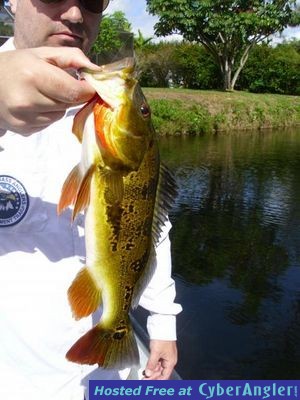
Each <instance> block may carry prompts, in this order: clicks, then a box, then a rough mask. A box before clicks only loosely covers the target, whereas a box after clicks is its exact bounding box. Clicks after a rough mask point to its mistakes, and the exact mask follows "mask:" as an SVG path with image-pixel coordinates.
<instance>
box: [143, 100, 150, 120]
mask: <svg viewBox="0 0 300 400" xmlns="http://www.w3.org/2000/svg"><path fill="white" fill-rule="evenodd" d="M141 113H142V116H143V117H144V118H147V117H149V115H150V108H149V106H148V105H147V104H145V103H144V104H142V105H141Z"/></svg>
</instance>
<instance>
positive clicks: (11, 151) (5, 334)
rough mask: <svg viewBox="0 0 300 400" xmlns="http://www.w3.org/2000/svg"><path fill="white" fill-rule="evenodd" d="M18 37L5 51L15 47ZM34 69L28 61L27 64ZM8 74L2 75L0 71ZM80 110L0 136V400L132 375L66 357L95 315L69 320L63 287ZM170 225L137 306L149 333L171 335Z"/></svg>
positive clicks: (73, 252) (79, 393)
mask: <svg viewBox="0 0 300 400" xmlns="http://www.w3.org/2000/svg"><path fill="white" fill-rule="evenodd" d="M13 49H14V47H13V42H12V40H10V41H8V42H6V43H5V44H4V45H3V46H2V48H1V49H0V51H5V50H13ZM28 67H29V68H30V66H28ZM2 79H5V77H2ZM76 111H77V109H70V110H68V111H67V112H66V114H65V116H64V118H62V119H61V120H60V121H58V122H56V123H53V124H52V125H51V126H49V127H48V128H46V129H44V130H42V131H41V132H38V133H35V134H32V135H31V136H28V137H24V136H22V135H20V134H16V133H14V132H10V131H8V132H6V133H5V135H4V136H2V137H1V138H0V274H1V275H0V371H1V377H0V397H1V398H3V399H9V400H17V399H20V398H22V400H41V399H43V400H83V396H84V392H85V396H86V399H87V400H88V393H87V388H88V380H89V379H126V378H127V376H128V374H129V369H126V370H122V371H114V370H103V369H101V368H97V367H96V366H87V365H78V364H75V363H71V362H69V361H67V360H66V358H65V354H66V352H67V350H68V349H69V348H70V347H71V345H72V344H74V342H75V341H76V340H77V339H78V338H79V337H80V336H82V335H83V334H84V333H86V332H87V331H88V330H89V329H91V327H92V326H94V325H95V323H96V321H97V318H99V315H98V316H95V315H93V316H90V317H87V318H83V319H81V320H80V321H75V320H74V318H73V317H72V314H71V310H70V306H69V304H68V300H67V290H68V288H69V286H70V284H71V282H72V280H73V279H74V277H75V276H76V274H77V272H78V271H79V270H80V269H81V268H82V266H83V265H84V260H85V242H84V229H83V226H84V217H83V215H79V217H78V218H76V220H75V222H74V223H73V224H71V223H70V221H71V215H70V211H69V210H67V211H65V212H64V213H63V214H62V215H61V216H59V217H58V216H57V212H56V205H57V202H58V200H59V196H60V192H61V187H62V184H63V182H64V180H65V178H66V177H67V175H68V173H69V172H70V170H71V169H72V168H73V166H74V165H76V164H77V163H78V161H79V159H80V151H81V146H80V144H79V143H78V141H77V139H76V137H75V136H74V135H73V134H72V133H71V126H72V122H73V117H74V115H75V113H76ZM169 229H170V223H167V224H166V226H165V229H164V232H163V234H162V236H161V241H160V244H159V245H158V247H157V249H156V250H157V257H156V258H157V267H156V270H155V273H154V276H153V278H152V280H151V282H150V283H149V285H148V287H147V288H146V289H145V291H144V293H143V295H142V297H141V299H140V305H141V306H143V307H144V308H146V309H147V310H149V311H150V316H149V318H148V323H147V327H148V331H149V335H150V338H151V339H163V340H175V339H176V332H175V315H176V314H178V313H179V312H180V310H181V307H180V305H178V304H176V303H174V298H175V286H174V281H173V280H172V278H171V257H170V241H169V237H168V231H169Z"/></svg>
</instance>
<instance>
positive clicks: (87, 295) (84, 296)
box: [68, 267, 101, 319]
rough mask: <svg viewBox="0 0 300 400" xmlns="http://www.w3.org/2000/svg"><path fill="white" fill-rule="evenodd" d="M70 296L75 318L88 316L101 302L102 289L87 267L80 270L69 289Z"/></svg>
mask: <svg viewBox="0 0 300 400" xmlns="http://www.w3.org/2000/svg"><path fill="white" fill-rule="evenodd" d="M68 298H69V302H70V305H71V309H72V312H73V316H74V317H75V319H80V318H83V317H87V316H88V315H90V314H91V313H92V312H94V311H96V309H97V308H98V307H99V305H100V303H101V290H100V288H99V287H98V286H97V285H96V283H95V281H94V279H93V277H92V276H91V274H90V273H89V270H88V269H87V267H84V268H83V269H82V270H80V271H79V272H78V274H77V276H76V277H75V279H74V281H73V282H72V284H71V286H70V287H69V290H68Z"/></svg>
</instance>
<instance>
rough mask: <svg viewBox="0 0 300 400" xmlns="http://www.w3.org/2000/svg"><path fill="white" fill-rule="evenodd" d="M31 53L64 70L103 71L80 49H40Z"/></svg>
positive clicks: (32, 50)
mask: <svg viewBox="0 0 300 400" xmlns="http://www.w3.org/2000/svg"><path fill="white" fill-rule="evenodd" d="M31 52H32V53H33V54H35V55H36V56H37V57H39V58H41V59H44V60H45V61H47V62H48V63H49V64H53V65H56V66H57V67H59V68H62V69H69V68H74V69H78V68H90V69H92V70H95V71H98V70H100V69H101V68H100V67H99V66H98V65H96V64H94V63H92V62H91V61H90V60H89V59H88V57H87V56H86V55H85V54H84V53H83V52H82V51H81V50H80V49H78V48H75V47H64V48H63V49H62V48H61V47H40V48H38V49H31Z"/></svg>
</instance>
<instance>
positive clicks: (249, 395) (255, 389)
mask: <svg viewBox="0 0 300 400" xmlns="http://www.w3.org/2000/svg"><path fill="white" fill-rule="evenodd" d="M299 388H300V380H290V381H288V380H276V381H275V380H273V381H270V380H255V381H254V380H253V381H250V380H224V381H215V380H207V381H196V380H193V381H190V380H184V381H179V380H178V381H90V382H89V400H99V399H105V400H121V399H139V400H140V399H143V400H159V399H163V398H164V399H174V400H175V399H176V400H178V399H180V400H185V399H189V400H244V399H245V400H248V399H253V400H264V399H268V400H281V399H282V400H289V399H291V400H294V399H298V396H299ZM299 400H300V399H299Z"/></svg>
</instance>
